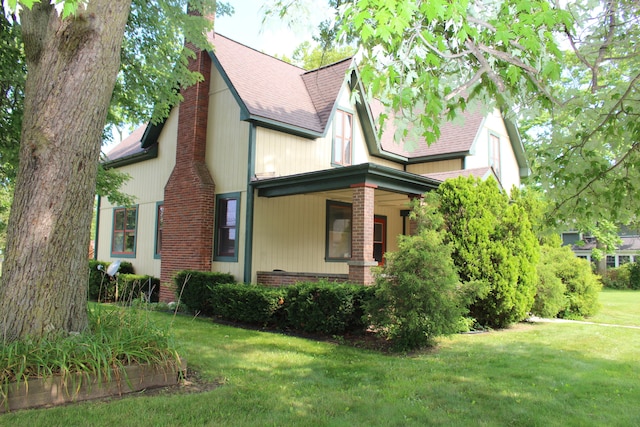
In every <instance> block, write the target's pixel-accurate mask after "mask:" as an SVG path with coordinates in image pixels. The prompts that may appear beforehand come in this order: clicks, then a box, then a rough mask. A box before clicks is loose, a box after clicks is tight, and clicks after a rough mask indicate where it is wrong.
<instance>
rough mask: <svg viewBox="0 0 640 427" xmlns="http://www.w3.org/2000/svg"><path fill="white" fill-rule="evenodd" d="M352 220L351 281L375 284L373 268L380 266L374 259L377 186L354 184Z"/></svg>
mask: <svg viewBox="0 0 640 427" xmlns="http://www.w3.org/2000/svg"><path fill="white" fill-rule="evenodd" d="M351 188H352V189H353V194H352V197H353V207H352V219H351V261H349V281H350V282H352V283H360V284H363V285H371V284H373V274H372V273H371V267H374V266H376V265H378V263H377V262H376V260H375V259H374V258H373V217H374V206H375V203H374V202H375V196H374V193H375V189H376V188H377V185H371V184H367V183H361V184H353V185H352V186H351Z"/></svg>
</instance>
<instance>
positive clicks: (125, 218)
mask: <svg viewBox="0 0 640 427" xmlns="http://www.w3.org/2000/svg"><path fill="white" fill-rule="evenodd" d="M137 222H138V208H137V207H130V208H116V209H114V210H113V234H112V236H111V255H112V256H124V257H134V256H135V255H136V225H137Z"/></svg>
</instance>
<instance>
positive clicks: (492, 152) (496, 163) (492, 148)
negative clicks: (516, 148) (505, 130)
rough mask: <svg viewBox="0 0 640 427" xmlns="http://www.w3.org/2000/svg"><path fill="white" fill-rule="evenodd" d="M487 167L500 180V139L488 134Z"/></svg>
mask: <svg viewBox="0 0 640 427" xmlns="http://www.w3.org/2000/svg"><path fill="white" fill-rule="evenodd" d="M489 166H491V167H492V168H493V172H494V173H495V174H496V176H497V177H498V180H500V137H499V136H497V135H494V134H489Z"/></svg>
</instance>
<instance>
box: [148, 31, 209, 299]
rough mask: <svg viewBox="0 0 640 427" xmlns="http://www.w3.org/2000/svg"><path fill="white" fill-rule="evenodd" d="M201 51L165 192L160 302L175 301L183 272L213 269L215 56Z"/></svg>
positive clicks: (183, 105) (193, 68)
mask: <svg viewBox="0 0 640 427" xmlns="http://www.w3.org/2000/svg"><path fill="white" fill-rule="evenodd" d="M186 46H187V47H189V48H190V49H191V50H194V51H195V52H196V58H195V59H192V60H190V61H189V69H190V70H191V71H197V72H199V73H200V74H202V76H203V77H204V80H203V81H201V82H199V83H196V84H195V85H193V86H191V87H188V88H186V89H182V90H181V92H180V93H181V94H182V96H183V98H184V100H183V101H182V103H181V104H180V111H179V115H178V137H177V138H178V140H177V145H176V164H175V166H174V168H173V171H172V172H171V176H170V177H169V181H168V182H167V185H166V186H165V188H164V224H163V230H162V233H163V235H162V254H161V256H162V260H161V263H162V264H161V273H160V280H161V286H160V300H161V301H164V302H169V301H176V299H177V298H176V296H175V290H174V289H175V288H174V284H173V276H174V274H175V273H176V272H177V271H180V270H186V269H188V270H199V271H211V260H212V256H213V227H214V224H213V223H214V212H215V211H214V207H215V206H214V204H215V198H216V196H215V183H214V181H213V178H212V177H211V174H210V173H209V169H208V168H207V165H206V163H205V154H206V149H207V118H208V114H209V80H210V76H211V58H210V56H209V54H208V52H206V51H198V50H196V49H195V47H194V46H193V45H191V44H190V43H188V44H186Z"/></svg>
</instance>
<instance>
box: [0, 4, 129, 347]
mask: <svg viewBox="0 0 640 427" xmlns="http://www.w3.org/2000/svg"><path fill="white" fill-rule="evenodd" d="M46 3H48V2H42V3H36V4H35V5H34V6H33V9H31V10H28V9H24V10H23V12H22V14H21V22H22V31H23V40H24V48H25V55H26V60H27V81H26V87H25V101H24V118H23V125H22V136H21V145H20V167H19V170H18V176H17V179H16V188H15V195H14V201H13V206H12V209H11V215H10V219H9V227H8V233H7V248H6V253H5V263H4V269H3V275H2V282H1V283H0V334H2V340H3V341H4V342H8V341H13V340H16V339H21V338H24V337H27V336H29V337H32V338H40V337H46V336H50V335H52V334H55V333H59V332H67V333H68V332H76V331H78V332H79V331H82V330H84V329H85V328H86V327H87V253H88V252H87V251H88V247H89V239H90V226H91V217H92V212H93V199H94V194H95V185H96V173H97V164H98V160H99V153H100V145H101V141H102V132H103V128H104V124H105V121H106V117H107V110H108V108H109V102H110V99H111V94H112V92H113V87H114V84H115V79H116V75H117V73H118V69H119V65H120V50H121V45H122V39H123V35H124V28H125V24H126V21H127V17H128V15H129V10H130V6H131V0H91V1H89V2H88V4H87V7H86V9H82V8H81V9H79V10H78V12H77V14H76V15H75V16H73V17H69V18H66V19H61V18H60V16H59V15H58V13H57V12H56V10H55V8H54V7H52V6H51V5H50V4H46Z"/></svg>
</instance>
